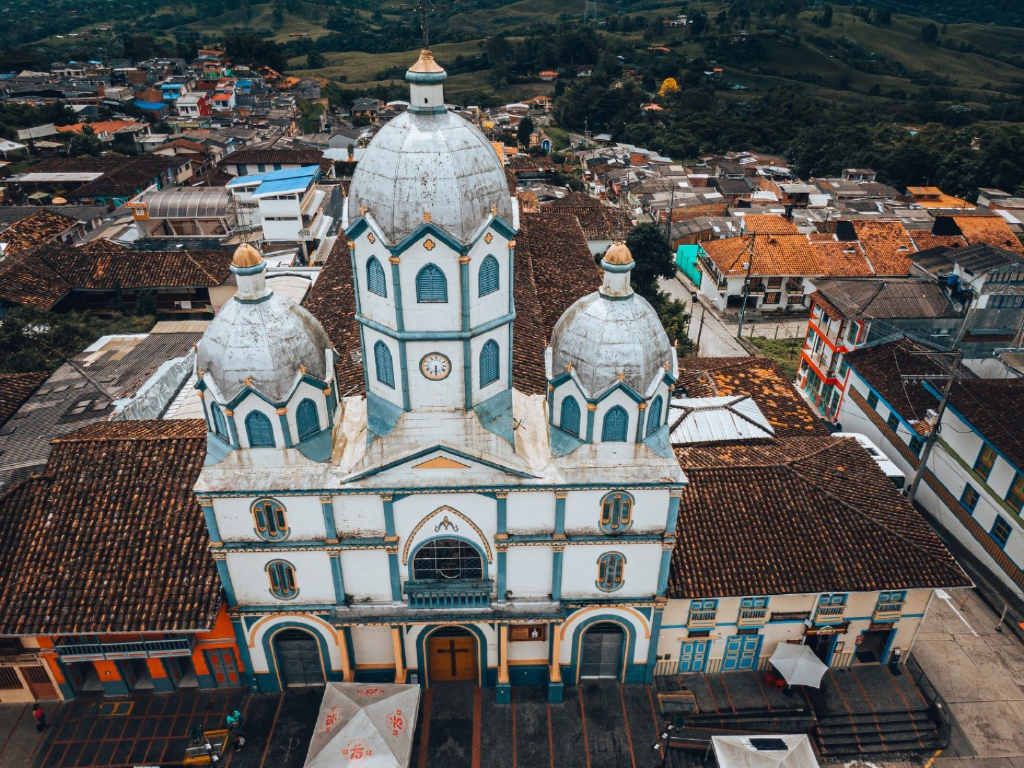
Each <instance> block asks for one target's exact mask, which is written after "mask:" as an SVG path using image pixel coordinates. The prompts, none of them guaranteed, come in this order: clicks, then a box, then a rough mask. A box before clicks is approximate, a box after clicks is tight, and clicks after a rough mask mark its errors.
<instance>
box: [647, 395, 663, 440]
mask: <svg viewBox="0 0 1024 768" xmlns="http://www.w3.org/2000/svg"><path fill="white" fill-rule="evenodd" d="M661 404H662V399H661V395H658V396H657V397H656V398H654V400H653V401H651V407H650V408H648V409H647V434H648V435H653V434H654V433H655V432H657V431H658V427H660V426H661Z"/></svg>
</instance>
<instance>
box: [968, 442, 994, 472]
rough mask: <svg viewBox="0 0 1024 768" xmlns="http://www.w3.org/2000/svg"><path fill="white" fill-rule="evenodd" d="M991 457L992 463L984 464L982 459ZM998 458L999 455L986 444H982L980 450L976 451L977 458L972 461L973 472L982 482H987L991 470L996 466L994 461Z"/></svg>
mask: <svg viewBox="0 0 1024 768" xmlns="http://www.w3.org/2000/svg"><path fill="white" fill-rule="evenodd" d="M989 456H991V457H992V461H991V462H989V463H986V462H985V461H984V459H986V458H987V457H989ZM997 458H999V454H997V453H996V449H995V448H993V447H992V446H991V445H989V444H988V443H982V444H981V449H980V450H979V451H978V458H976V459H975V460H974V467H973V469H974V471H975V472H976V473H977V474H978V477H980V478H981V479H982V480H988V476H989V475H991V474H992V468H993V467H994V466H995V465H996V459H997Z"/></svg>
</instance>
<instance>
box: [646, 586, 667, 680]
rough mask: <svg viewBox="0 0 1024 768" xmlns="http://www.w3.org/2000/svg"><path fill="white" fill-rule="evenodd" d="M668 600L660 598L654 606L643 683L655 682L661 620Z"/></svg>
mask: <svg viewBox="0 0 1024 768" xmlns="http://www.w3.org/2000/svg"><path fill="white" fill-rule="evenodd" d="M667 604H668V600H666V599H665V598H664V597H659V598H658V602H657V603H656V604H655V606H654V616H653V618H652V619H651V639H650V645H649V646H648V647H647V669H646V670H645V674H644V679H643V681H642V682H643V683H645V684H646V685H650V684H651V683H652V682H654V668H655V666H657V664H658V637H659V635H661V620H662V618H663V617H664V614H665V606H666V605H667Z"/></svg>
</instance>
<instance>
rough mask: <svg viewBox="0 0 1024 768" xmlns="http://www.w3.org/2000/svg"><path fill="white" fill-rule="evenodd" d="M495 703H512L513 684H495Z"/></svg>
mask: <svg viewBox="0 0 1024 768" xmlns="http://www.w3.org/2000/svg"><path fill="white" fill-rule="evenodd" d="M494 703H495V704H511V703H512V686H511V685H509V684H508V683H498V684H497V685H496V686H494Z"/></svg>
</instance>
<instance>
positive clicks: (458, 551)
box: [412, 539, 484, 581]
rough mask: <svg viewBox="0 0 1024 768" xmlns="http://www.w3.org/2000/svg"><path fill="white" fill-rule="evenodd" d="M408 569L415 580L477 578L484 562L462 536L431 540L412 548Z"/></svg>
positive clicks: (482, 569)
mask: <svg viewBox="0 0 1024 768" xmlns="http://www.w3.org/2000/svg"><path fill="white" fill-rule="evenodd" d="M412 572H413V578H414V579H416V580H417V581H419V580H424V579H426V580H436V581H450V580H453V579H470V580H479V579H482V578H483V577H484V564H483V560H482V558H481V557H480V553H479V552H478V551H477V550H476V549H475V548H474V547H473V546H472V545H471V544H469V543H468V542H465V541H463V540H462V539H433V540H431V541H428V542H427V543H426V544H424V545H423V546H422V547H420V548H419V549H418V550H416V555H415V556H414V557H413V560H412Z"/></svg>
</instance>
